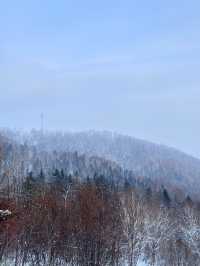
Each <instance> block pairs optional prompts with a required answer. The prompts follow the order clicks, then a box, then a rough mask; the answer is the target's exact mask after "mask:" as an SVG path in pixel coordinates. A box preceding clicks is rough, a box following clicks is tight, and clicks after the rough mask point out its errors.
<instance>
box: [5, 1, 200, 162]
mask: <svg viewBox="0 0 200 266" xmlns="http://www.w3.org/2000/svg"><path fill="white" fill-rule="evenodd" d="M199 14H200V2H199V1H197V0H196V1H195V0H191V1H188V0H187V1H184V0H168V1H160V0H151V1H149V0H143V1H142V0H137V1H134V0H130V1H126V0H123V1H117V0H101V1H97V0H96V1H95V0H91V1H88V0H85V1H83V0H77V1H76V0H73V1H67V0H58V1H55V0H52V1H51V0H48V1H47V0H29V1H27V0H23V1H22V0H21V1H20V0H18V1H16V0H6V1H1V2H0V114H1V115H0V126H3V127H11V128H24V129H30V128H32V127H35V128H39V127H40V113H41V112H43V113H44V115H45V125H46V128H48V129H62V130H68V129H69V130H86V129H97V130H99V129H100V130H103V129H105V130H113V131H118V132H121V133H125V134H129V135H132V136H135V137H139V138H143V139H147V140H150V141H155V142H158V143H163V144H167V145H170V146H174V147H176V148H179V149H181V150H183V151H186V152H189V153H191V154H193V155H196V156H199V157H200V141H199V136H200V74H199V71H200V30H199V29H200V15H199Z"/></svg>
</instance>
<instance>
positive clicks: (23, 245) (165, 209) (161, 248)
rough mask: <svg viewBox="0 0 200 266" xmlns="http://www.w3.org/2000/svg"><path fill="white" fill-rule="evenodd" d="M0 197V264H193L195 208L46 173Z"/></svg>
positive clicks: (199, 235)
mask: <svg viewBox="0 0 200 266" xmlns="http://www.w3.org/2000/svg"><path fill="white" fill-rule="evenodd" d="M51 176H54V177H55V179H54V180H53V181H52V182H46V181H45V180H46V176H44V173H43V171H40V174H39V175H37V176H34V175H33V174H31V173H30V174H29V175H28V177H26V178H21V180H23V182H21V183H17V182H15V183H13V184H11V185H9V186H7V187H6V188H5V189H4V191H2V196H1V200H0V209H3V210H5V209H8V210H9V211H11V213H12V215H11V216H10V217H8V218H7V219H3V220H1V221H0V260H1V262H7V263H8V264H7V265H12V264H13V265H26V264H27V265H74V266H75V265H82V266H103V265H130V266H132V265H133V266H134V265H137V263H138V261H139V260H145V261H146V262H147V263H148V265H159V266H162V265H166V266H169V265H172V266H184V265H193V266H198V265H200V215H199V211H200V207H199V206H198V204H195V203H193V202H192V200H191V199H190V198H189V197H188V198H187V199H186V200H185V201H184V202H182V203H178V202H175V201H174V200H171V198H170V195H169V194H168V192H167V190H166V189H163V190H162V191H160V192H157V193H156V192H153V191H152V190H151V189H145V190H142V189H139V188H138V187H134V186H133V185H131V184H130V183H129V182H128V181H125V183H124V185H123V186H118V185H116V184H115V183H113V182H110V180H108V179H107V178H105V177H104V176H102V175H98V174H95V175H94V177H93V178H86V179H84V180H83V179H81V178H79V177H78V175H66V174H65V173H64V171H62V170H61V171H59V170H54V171H53V173H52V175H51Z"/></svg>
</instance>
